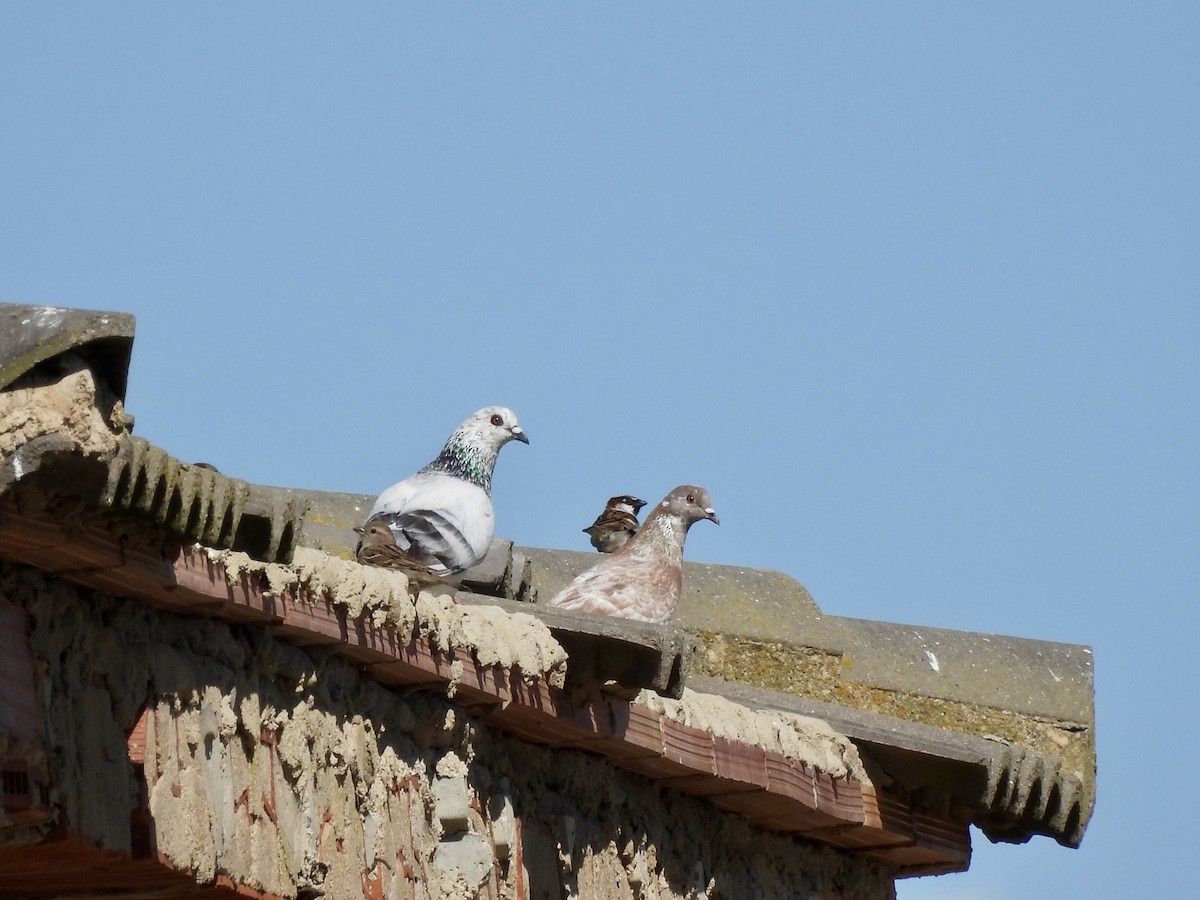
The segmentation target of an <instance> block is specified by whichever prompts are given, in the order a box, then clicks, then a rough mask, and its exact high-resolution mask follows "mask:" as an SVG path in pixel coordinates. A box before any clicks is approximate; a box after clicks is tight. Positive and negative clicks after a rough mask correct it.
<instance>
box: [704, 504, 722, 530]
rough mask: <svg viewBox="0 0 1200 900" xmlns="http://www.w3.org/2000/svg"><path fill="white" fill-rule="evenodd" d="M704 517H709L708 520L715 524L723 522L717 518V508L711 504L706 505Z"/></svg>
mask: <svg viewBox="0 0 1200 900" xmlns="http://www.w3.org/2000/svg"><path fill="white" fill-rule="evenodd" d="M704 518H706V519H708V521H710V522H712V523H713V524H714V525H720V524H721V520H720V519H718V518H717V512H716V510H714V509H713V508H712V507H711V506H706V507H705V508H704Z"/></svg>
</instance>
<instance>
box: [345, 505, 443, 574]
mask: <svg viewBox="0 0 1200 900" xmlns="http://www.w3.org/2000/svg"><path fill="white" fill-rule="evenodd" d="M354 530H355V531H356V532H358V534H359V535H360V536H361V539H360V540H359V542H358V550H357V551H356V553H355V557H356V558H357V559H358V561H359V562H360V563H362V564H363V565H364V566H383V567H384V568H388V569H400V570H401V571H403V572H404V574H405V575H407V576H408V577H409V579H410V580H411V581H414V582H416V583H417V584H418V585H433V584H453V582H451V581H447V580H446V579H445V578H442V577H440V576H438V575H435V574H434V573H433V572H432V571H431V570H430V568H429V566H426V565H424V564H423V563H420V562H418V561H417V560H415V559H413V558H412V557H411V556H409V555H408V554H406V553H405V552H404V551H403V550H401V549H400V547H399V546H397V544H396V538H395V536H394V535H393V534H392V529H390V528H388V526H387V523H386V522H383V521H379V520H376V521H372V522H368V523H367V524H366V525H363V526H360V527H358V528H355V529H354Z"/></svg>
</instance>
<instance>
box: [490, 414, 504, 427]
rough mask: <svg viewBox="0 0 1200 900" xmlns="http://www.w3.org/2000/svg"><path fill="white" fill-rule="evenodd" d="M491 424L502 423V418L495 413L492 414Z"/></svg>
mask: <svg viewBox="0 0 1200 900" xmlns="http://www.w3.org/2000/svg"><path fill="white" fill-rule="evenodd" d="M492 424H493V425H503V424H504V420H503V419H502V418H500V417H499V416H497V415H493V416H492Z"/></svg>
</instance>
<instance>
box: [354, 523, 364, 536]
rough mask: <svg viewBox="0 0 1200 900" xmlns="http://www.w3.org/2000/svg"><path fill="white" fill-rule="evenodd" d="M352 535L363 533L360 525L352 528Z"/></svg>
mask: <svg viewBox="0 0 1200 900" xmlns="http://www.w3.org/2000/svg"><path fill="white" fill-rule="evenodd" d="M354 533H355V534H363V533H364V529H363V527H362V526H361V525H355V526H354Z"/></svg>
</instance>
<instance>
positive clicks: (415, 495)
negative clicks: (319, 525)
mask: <svg viewBox="0 0 1200 900" xmlns="http://www.w3.org/2000/svg"><path fill="white" fill-rule="evenodd" d="M509 441H520V442H521V443H523V444H528V443H529V438H528V437H526V436H525V432H524V431H523V430H522V428H521V426H520V424H519V423H518V422H517V414H516V413H514V412H513V411H512V410H511V409H508V408H507V407H504V406H485V407H484V408H483V409H481V410H479V411H478V412H476V413H473V414H472V415H471V416H470V417H468V418H467V420H466V421H465V422H463V423H462V424H461V425H459V426H458V428H456V429H454V433H453V434H452V435H450V438H449V440H447V441H446V446H445V447H443V448H442V452H441V453H439V454H438V456H437V459H435V460H434V461H433V462H431V463H430V464H429V465H427V466H425V468H423V469H421V471H419V472H417V473H416V474H415V475H413V476H411V477H409V478H406V479H404V480H403V481H401V482H398V483H397V484H393V485H392V486H391V487H390V488H388V489H387V490H386V491H384V492H383V493H382V494H380V495H379V497H378V498H377V499H376V500H375V505H374V506H372V507H371V512H370V514H369V515H368V516H367V522H366V524H370V523H371V522H377V521H378V522H384V523H386V524H387V526H388V527H389V528H390V529H391V531H392V534H393V536H395V538H396V546H397V547H398V548H399V549H400V551H401V552H402V553H403V554H404V555H406V556H408V557H410V558H411V559H412V561H413V563H414V564H415V566H416V567H419V568H422V569H425V570H428V571H429V572H431V573H432V574H434V575H438V576H442V577H445V576H447V575H457V574H458V573H459V572H462V571H464V570H465V569H469V568H471V566H473V565H475V564H476V563H477V562H479V561H480V560H481V559H483V557H484V556H486V555H487V551H488V547H489V546H490V545H491V543H492V532H493V529H494V527H495V515H494V514H493V512H492V470H493V469H495V467H496V457H497V455H498V454H499V453H500V448H501V447H503V446H504V445H505V444H507V443H508V442H509ZM364 527H365V526H364Z"/></svg>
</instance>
